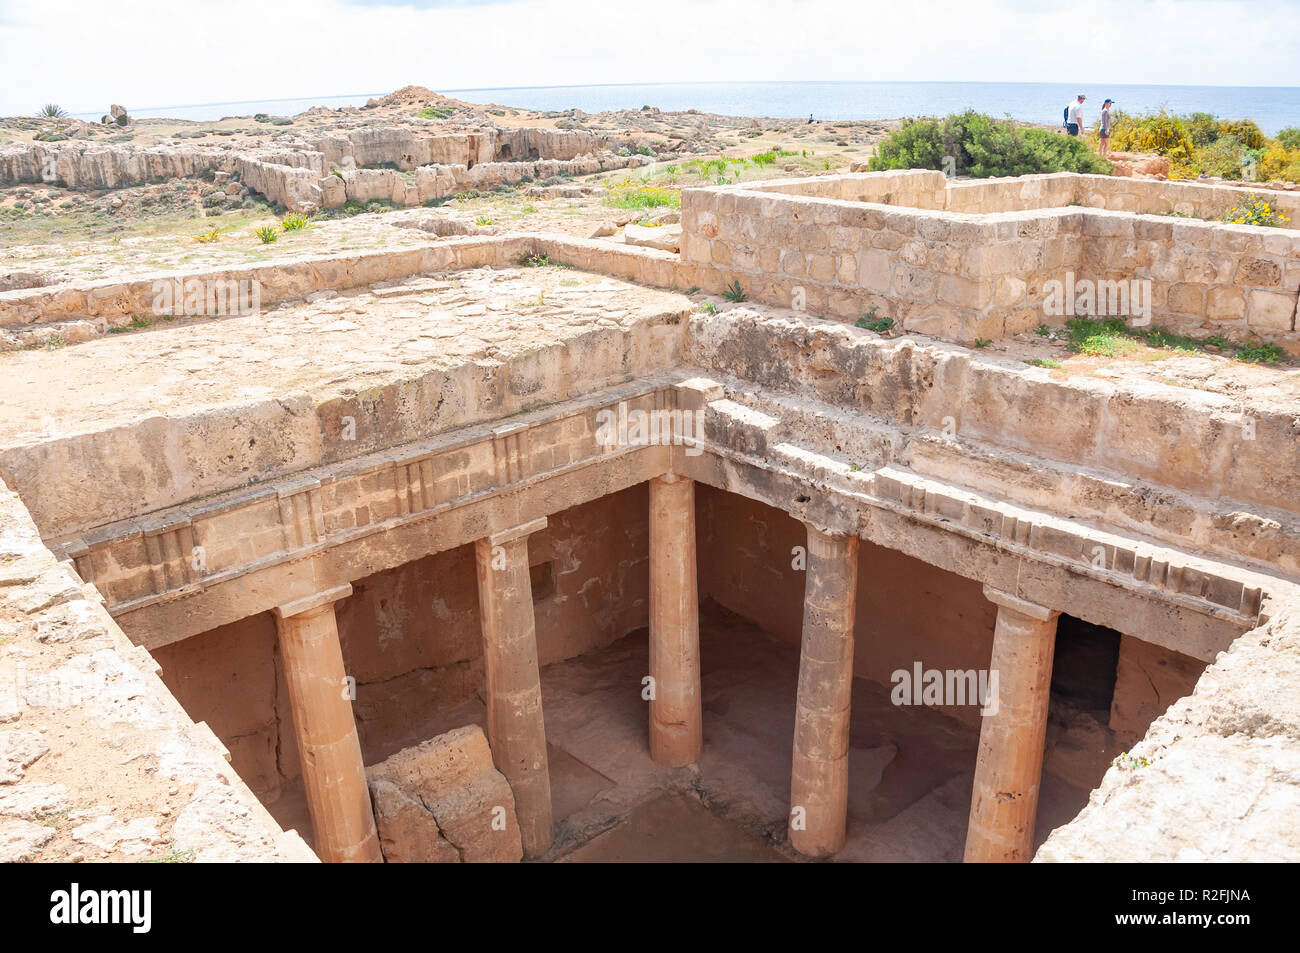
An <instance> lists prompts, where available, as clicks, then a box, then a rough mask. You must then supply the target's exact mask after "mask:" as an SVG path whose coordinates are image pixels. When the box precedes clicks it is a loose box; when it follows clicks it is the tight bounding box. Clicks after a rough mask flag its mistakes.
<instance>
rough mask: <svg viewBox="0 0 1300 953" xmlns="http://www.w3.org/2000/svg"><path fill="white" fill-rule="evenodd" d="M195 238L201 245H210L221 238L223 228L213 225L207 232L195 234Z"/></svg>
mask: <svg viewBox="0 0 1300 953" xmlns="http://www.w3.org/2000/svg"><path fill="white" fill-rule="evenodd" d="M194 240H195V241H196V242H198V243H199V244H201V245H210V244H212V243H214V242H218V241H220V240H221V229H220V228H218V227H216V226H213V227H212V228H210V229H208V230H207V231H206V232H199V233H198V234H197V235H195V236H194Z"/></svg>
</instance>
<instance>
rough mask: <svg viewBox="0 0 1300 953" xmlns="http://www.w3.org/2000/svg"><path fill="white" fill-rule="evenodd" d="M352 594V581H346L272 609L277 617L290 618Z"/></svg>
mask: <svg viewBox="0 0 1300 953" xmlns="http://www.w3.org/2000/svg"><path fill="white" fill-rule="evenodd" d="M350 595H352V583H350V582H345V583H344V584H343V585H341V586H334V587H333V588H332V589H323V590H321V591H320V592H315V593H312V594H311V595H310V596H303V597H302V598H301V599H294V600H293V601H291V602H286V603H283V604H282V605H278V606H276V607H275V608H274V609H272V610H271V611H272V612H274V613H275V616H276V618H277V619H288V618H291V617H292V616H296V615H302V614H303V613H304V612H310V611H311V610H313V609H319V608H321V607H323V606H327V605H329V604H330V603H334V602H338V601H339V600H340V599H346V598H347V597H348V596H350Z"/></svg>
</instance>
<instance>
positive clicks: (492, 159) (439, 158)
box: [0, 126, 646, 212]
mask: <svg viewBox="0 0 1300 953" xmlns="http://www.w3.org/2000/svg"><path fill="white" fill-rule="evenodd" d="M644 161H646V160H645V158H644V157H643V156H639V155H633V156H619V155H615V154H614V153H613V152H611V151H609V149H608V143H606V142H604V141H602V139H601V138H600V137H598V136H594V135H591V134H589V133H584V132H567V131H561V130H554V129H539V128H529V127H523V128H514V129H495V128H483V129H479V130H476V131H472V132H451V133H441V132H439V133H423V132H420V131H418V130H414V129H411V128H409V127H403V126H371V127H363V128H358V129H353V130H347V131H336V132H331V133H324V134H318V135H307V136H303V137H301V138H299V139H295V140H290V141H287V142H283V143H277V144H275V145H273V146H260V147H258V148H240V147H235V146H228V147H224V148H223V147H213V146H199V145H184V146H174V145H154V146H134V145H109V144H103V145H86V144H84V143H53V144H51V143H42V142H31V143H26V144H20V145H13V146H5V147H3V148H0V186H5V185H15V184H20V183H45V184H49V185H59V186H64V187H67V188H73V189H106V188H121V187H122V186H126V185H139V184H143V183H148V182H162V181H165V180H167V179H172V178H195V177H198V176H202V175H204V174H205V173H207V174H214V173H220V174H221V175H223V176H226V177H231V176H233V177H235V181H238V182H241V183H242V184H244V185H246V186H247V187H248V188H249V189H250V190H252V191H253V192H256V193H258V194H260V195H262V196H264V197H265V198H266V199H267V201H269V202H273V203H275V204H277V205H281V206H283V207H284V208H286V209H288V210H289V211H291V212H310V211H313V210H315V209H320V208H339V207H341V206H343V205H346V204H347V203H348V202H361V203H364V202H368V201H372V200H375V199H381V200H384V201H389V202H393V203H395V204H397V205H405V206H413V205H422V204H425V203H428V202H431V201H434V200H437V199H444V198H448V197H450V196H453V195H456V194H458V193H461V192H466V191H469V190H470V189H491V188H495V187H497V186H500V185H506V184H514V183H517V182H520V181H523V180H525V179H529V180H531V179H535V178H548V177H551V176H556V175H590V174H591V173H593V172H603V171H607V170H609V169H622V168H626V167H628V166H635V165H639V164H641V163H643V162H644Z"/></svg>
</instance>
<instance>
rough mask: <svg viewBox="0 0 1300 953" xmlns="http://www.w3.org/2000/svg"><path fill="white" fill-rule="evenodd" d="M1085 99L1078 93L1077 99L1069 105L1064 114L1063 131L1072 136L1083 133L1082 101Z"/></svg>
mask: <svg viewBox="0 0 1300 953" xmlns="http://www.w3.org/2000/svg"><path fill="white" fill-rule="evenodd" d="M1085 99H1087V97H1086V96H1084V95H1083V93H1080V94H1079V98H1078V99H1076V100H1075V101H1074V102H1072V103H1070V106H1069V109H1068V111H1067V112H1066V114H1065V131H1066V132H1068V133H1069V134H1070V135H1072V136H1077V135H1078V134H1079V133H1080V132H1082V131H1083V101H1084V100H1085Z"/></svg>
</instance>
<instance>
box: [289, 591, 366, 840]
mask: <svg viewBox="0 0 1300 953" xmlns="http://www.w3.org/2000/svg"><path fill="white" fill-rule="evenodd" d="M351 594H352V587H351V586H350V585H343V586H339V587H337V588H335V589H329V590H327V591H325V592H320V593H317V594H315V595H312V596H307V597H305V598H303V599H298V600H296V601H294V602H288V603H285V604H284V605H282V606H278V607H276V609H275V610H274V611H275V623H276V628H277V630H278V631H279V635H280V654H281V657H282V658H283V660H284V678H285V682H286V683H287V684H288V688H289V705H290V707H291V708H292V711H293V730H294V734H295V735H296V736H297V739H298V754H299V757H300V758H301V760H302V777H303V784H304V786H305V787H306V789H307V808H308V810H309V811H310V812H311V823H312V831H313V834H314V835H315V837H314V839H315V844H316V856H318V857H319V858H320V859H321V860H323V861H325V862H326V863H348V862H366V861H373V862H380V861H382V860H383V856H382V855H381V854H380V852H379V838H378V836H377V835H376V833H375V816H374V814H373V813H372V812H371V809H370V791H369V789H368V788H367V787H366V774H365V767H364V766H363V764H362V762H361V741H360V739H359V738H358V737H357V724H356V721H354V720H353V717H352V701H351V698H350V693H349V691H348V683H347V680H346V678H345V672H344V670H343V649H342V647H341V646H340V645H339V630H338V625H337V623H336V622H335V618H334V603H335V602H337V601H338V600H339V599H345V598H347V597H348V596H350V595H351Z"/></svg>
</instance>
